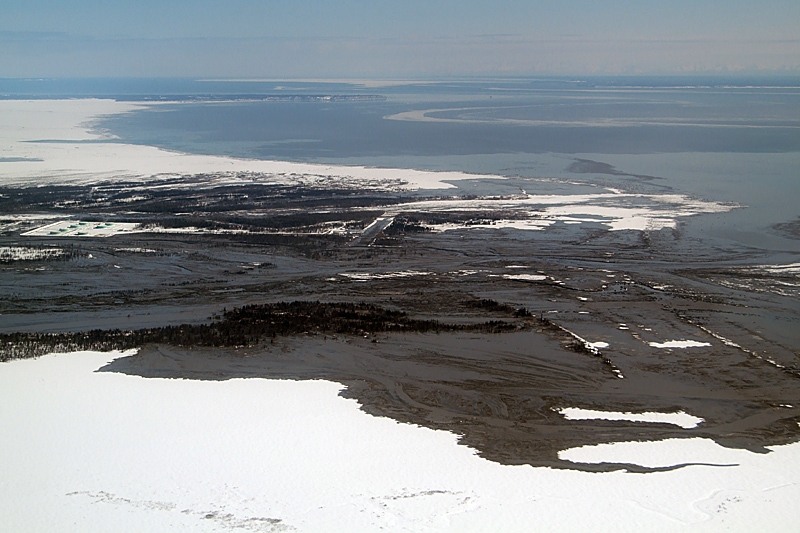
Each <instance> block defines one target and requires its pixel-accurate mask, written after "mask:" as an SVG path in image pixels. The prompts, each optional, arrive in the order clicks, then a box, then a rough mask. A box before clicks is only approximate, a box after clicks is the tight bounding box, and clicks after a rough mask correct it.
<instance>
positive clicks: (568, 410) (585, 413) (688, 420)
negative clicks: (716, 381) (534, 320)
mask: <svg viewBox="0 0 800 533" xmlns="http://www.w3.org/2000/svg"><path fill="white" fill-rule="evenodd" d="M592 344H594V345H595V346H597V345H598V344H606V343H599V342H595V343H592ZM604 347H605V346H604ZM558 412H559V413H561V414H562V415H564V418H566V419H567V420H625V421H628V422H650V423H655V424H673V425H675V426H679V427H682V428H683V429H692V428H696V427H697V426H698V425H699V424H700V423H702V422H704V420H703V419H702V418H699V417H697V416H692V415H690V414H688V413H685V412H683V411H678V412H676V413H657V412H647V413H617V412H614V411H596V410H593V409H580V408H577V407H564V408H562V409H559V410H558Z"/></svg>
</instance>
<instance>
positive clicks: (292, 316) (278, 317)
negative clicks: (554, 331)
mask: <svg viewBox="0 0 800 533" xmlns="http://www.w3.org/2000/svg"><path fill="white" fill-rule="evenodd" d="M516 311H518V310H516ZM514 314H515V315H516V316H525V315H520V314H519V313H517V312H515V313H514ZM525 326H526V324H523V323H516V322H508V321H503V320H490V321H487V322H481V323H478V324H449V323H443V322H440V321H438V320H418V319H413V318H410V317H409V316H408V315H407V314H406V313H404V312H402V311H394V310H389V309H384V308H382V307H378V306H375V305H371V304H366V303H348V302H343V303H323V302H308V301H297V302H281V303H274V304H263V305H247V306H244V307H240V308H236V309H233V310H231V311H226V312H225V313H224V314H223V316H222V319H221V320H219V321H216V322H212V323H210V324H183V325H180V326H165V327H159V328H145V329H138V330H133V331H125V330H120V329H112V330H101V329H96V330H92V331H86V332H76V333H3V334H0V361H8V360H10V359H20V358H28V357H38V356H40V355H44V354H46V353H51V352H68V351H78V350H97V351H109V350H125V349H129V348H135V347H138V346H143V345H145V344H151V343H154V344H168V345H172V346H187V347H188V346H210V347H214V346H216V347H237V346H256V345H258V344H259V343H263V342H268V340H269V339H271V338H274V337H278V336H290V335H300V334H304V333H308V334H314V333H319V334H340V335H368V334H373V333H388V332H417V333H426V332H447V331H472V332H481V333H503V332H507V331H514V330H517V329H520V328H522V327H525Z"/></svg>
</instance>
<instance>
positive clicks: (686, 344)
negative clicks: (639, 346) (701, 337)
mask: <svg viewBox="0 0 800 533" xmlns="http://www.w3.org/2000/svg"><path fill="white" fill-rule="evenodd" d="M648 344H649V345H650V346H652V347H653V348H702V347H704V346H711V343H710V342H700V341H693V340H685V341H667V342H650V343H648Z"/></svg>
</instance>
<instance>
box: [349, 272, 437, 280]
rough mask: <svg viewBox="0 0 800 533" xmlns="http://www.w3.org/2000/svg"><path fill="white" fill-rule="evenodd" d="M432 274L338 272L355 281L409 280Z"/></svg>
mask: <svg viewBox="0 0 800 533" xmlns="http://www.w3.org/2000/svg"><path fill="white" fill-rule="evenodd" d="M432 274H433V272H425V271H422V270H402V271H399V272H340V273H339V275H340V276H343V277H345V278H350V279H353V280H356V281H367V280H370V279H391V278H411V277H416V276H430V275H432Z"/></svg>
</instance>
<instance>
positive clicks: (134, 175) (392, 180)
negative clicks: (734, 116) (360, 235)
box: [0, 99, 737, 231]
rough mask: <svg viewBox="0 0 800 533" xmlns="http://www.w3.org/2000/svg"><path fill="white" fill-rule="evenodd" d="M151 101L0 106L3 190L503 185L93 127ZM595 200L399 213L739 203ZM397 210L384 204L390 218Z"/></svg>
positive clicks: (532, 220) (502, 201)
mask: <svg viewBox="0 0 800 533" xmlns="http://www.w3.org/2000/svg"><path fill="white" fill-rule="evenodd" d="M157 105H159V104H157V103H148V104H141V103H127V102H117V101H114V100H98V99H76V100H0V186H40V185H91V184H94V183H97V182H100V181H112V182H114V181H116V182H130V181H134V182H136V181H148V182H152V181H159V180H162V181H166V180H168V179H171V178H176V177H181V176H198V175H204V178H203V179H201V180H200V181H199V182H198V181H197V180H192V183H191V184H188V185H187V184H174V183H172V184H168V185H167V186H169V187H186V186H189V185H190V186H193V187H210V186H221V185H243V184H253V183H260V184H285V185H302V186H311V187H328V188H331V187H332V188H355V189H358V188H363V187H370V188H373V189H385V190H395V191H396V190H409V191H411V190H442V189H451V188H454V185H453V184H452V183H453V182H459V181H464V180H474V179H476V178H483V179H503V178H502V177H500V176H493V175H475V174H467V173H464V172H447V171H429V170H414V169H403V168H372V167H364V166H344V165H323V164H311V163H298V162H286V161H264V160H252V159H236V158H232V157H223V156H210V155H193V154H186V153H179V152H172V151H168V150H164V149H161V148H156V147H153V146H143V145H133V144H126V143H122V142H119V140H118V139H114V138H113V137H111V136H109V135H108V134H107V133H105V132H103V131H98V130H97V129H96V125H97V122H98V121H99V120H100V119H101V118H102V117H106V116H110V115H117V114H123V113H130V112H133V111H135V110H137V109H141V108H144V107H148V106H157ZM597 191H598V192H597V193H593V194H559V195H552V194H537V193H536V192H525V191H523V193H522V194H520V195H517V196H514V197H507V198H500V197H486V198H475V199H464V198H440V199H435V200H423V201H418V202H412V203H404V204H403V205H402V210H404V211H409V210H412V211H413V210H417V211H421V212H439V211H467V212H469V211H474V212H476V213H479V212H481V211H487V210H488V211H496V210H506V211H511V212H515V213H516V214H517V215H518V217H519V218H518V219H514V220H500V221H492V222H491V223H487V224H475V223H471V224H469V225H460V224H440V225H434V226H431V229H432V230H434V231H448V230H455V229H480V228H484V229H486V228H489V229H502V228H514V229H523V230H531V231H538V230H543V229H546V228H548V227H550V226H552V225H553V224H556V223H557V222H561V223H564V224H581V223H589V224H596V225H602V226H605V227H606V228H608V229H610V230H612V231H619V230H637V231H649V230H654V231H657V230H661V229H665V228H675V227H676V226H677V221H678V219H680V218H683V217H689V216H694V215H698V214H704V213H722V212H726V211H730V210H731V209H734V208H735V207H737V206H735V205H732V204H726V203H720V202H714V201H705V200H699V199H695V198H691V197H688V196H684V195H679V194H632V193H624V192H622V191H619V190H616V189H612V188H607V187H598V188H597ZM396 210H397V208H395V209H392V208H391V207H390V206H387V213H390V214H391V213H394V212H395V211H396Z"/></svg>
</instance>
